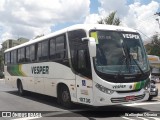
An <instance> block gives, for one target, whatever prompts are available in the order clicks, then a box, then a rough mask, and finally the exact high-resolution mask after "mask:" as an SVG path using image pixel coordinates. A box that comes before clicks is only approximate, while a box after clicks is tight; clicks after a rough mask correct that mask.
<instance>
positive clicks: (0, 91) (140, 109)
mask: <svg viewBox="0 0 160 120" xmlns="http://www.w3.org/2000/svg"><path fill="white" fill-rule="evenodd" d="M159 85H160V84H158V86H159ZM0 111H1V112H3V114H2V113H0V114H1V115H3V117H0V120H55V119H58V120H64V119H65V120H75V119H76V120H106V119H107V120H160V96H158V97H157V98H154V99H153V100H152V101H145V102H142V103H135V104H126V105H117V106H105V107H98V108H97V107H96V108H95V107H89V106H82V105H76V106H75V108H73V109H70V110H67V109H64V108H62V107H61V106H59V105H58V104H57V102H56V99H55V98H53V97H49V96H45V95H40V94H36V93H30V92H29V93H28V94H27V95H26V96H24V97H20V96H19V95H18V94H17V90H16V89H13V88H11V87H10V86H7V85H5V83H4V81H3V80H0ZM7 112H8V113H7ZM10 113H11V114H12V116H14V117H12V118H11V117H6V114H7V115H8V114H10ZM33 113H35V114H36V117H32V115H35V114H33ZM28 114H29V115H30V117H27V118H20V117H17V116H16V115H19V116H22V115H24V117H25V115H28ZM157 115H158V116H157ZM41 116H42V117H41ZM137 116H139V117H137Z"/></svg>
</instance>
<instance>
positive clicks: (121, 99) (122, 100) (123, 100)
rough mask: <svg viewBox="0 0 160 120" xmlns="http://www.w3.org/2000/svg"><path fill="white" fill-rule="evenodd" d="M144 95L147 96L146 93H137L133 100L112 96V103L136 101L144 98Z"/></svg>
mask: <svg viewBox="0 0 160 120" xmlns="http://www.w3.org/2000/svg"><path fill="white" fill-rule="evenodd" d="M144 96H145V94H143V95H137V96H134V99H132V100H127V99H126V97H120V98H111V102H112V103H120V102H128V101H136V100H141V99H143V98H144Z"/></svg>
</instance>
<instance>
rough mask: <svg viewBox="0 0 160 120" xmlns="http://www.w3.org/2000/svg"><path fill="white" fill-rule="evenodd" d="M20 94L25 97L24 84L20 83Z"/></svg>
mask: <svg viewBox="0 0 160 120" xmlns="http://www.w3.org/2000/svg"><path fill="white" fill-rule="evenodd" d="M18 94H19V95H20V96H24V95H25V91H24V90H23V85H22V82H21V81H20V82H18Z"/></svg>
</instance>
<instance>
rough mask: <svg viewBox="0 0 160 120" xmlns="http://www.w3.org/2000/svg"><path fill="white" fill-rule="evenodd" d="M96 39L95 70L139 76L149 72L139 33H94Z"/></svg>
mask: <svg viewBox="0 0 160 120" xmlns="http://www.w3.org/2000/svg"><path fill="white" fill-rule="evenodd" d="M90 34H91V37H94V38H95V39H96V43H97V45H96V46H97V54H96V57H95V58H94V65H95V69H96V70H97V71H98V72H101V73H105V74H137V73H138V74H139V73H144V72H146V71H148V70H149V66H148V61H147V56H146V53H145V50H144V47H143V44H142V40H141V37H140V35H139V34H138V33H132V32H122V31H92V32H91V33H90Z"/></svg>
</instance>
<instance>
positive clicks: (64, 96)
mask: <svg viewBox="0 0 160 120" xmlns="http://www.w3.org/2000/svg"><path fill="white" fill-rule="evenodd" d="M58 103H60V104H61V105H62V106H63V107H65V108H72V107H73V103H72V101H71V96H70V93H69V90H68V88H67V87H66V86H64V85H63V86H61V88H60V90H59V93H58Z"/></svg>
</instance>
